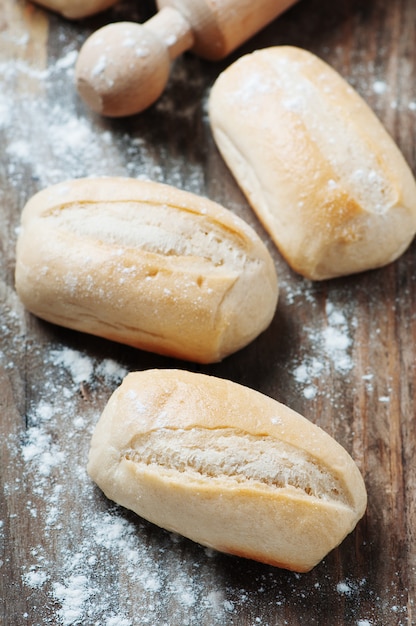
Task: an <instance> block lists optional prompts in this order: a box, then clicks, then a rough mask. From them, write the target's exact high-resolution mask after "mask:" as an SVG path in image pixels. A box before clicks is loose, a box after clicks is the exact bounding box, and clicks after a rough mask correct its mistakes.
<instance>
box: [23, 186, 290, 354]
mask: <svg viewBox="0 0 416 626" xmlns="http://www.w3.org/2000/svg"><path fill="white" fill-rule="evenodd" d="M16 290H17V292H18V294H19V296H20V298H21V300H22V301H23V303H24V304H25V306H26V307H27V308H28V310H29V311H31V312H32V313H34V314H35V315H38V316H39V317H41V318H43V319H45V320H47V321H50V322H53V323H55V324H60V325H62V326H67V327H69V328H74V329H76V330H81V331H83V332H88V333H91V334H95V335H99V336H102V337H106V338H107V339H112V340H115V341H120V342H122V343H126V344H129V345H132V346H135V347H138V348H142V349H144V350H150V351H154V352H158V353H160V354H165V355H169V356H174V357H178V358H182V359H188V360H193V361H197V362H211V361H218V360H220V359H222V358H224V357H225V356H227V355H228V354H230V353H232V352H234V351H236V350H238V349H240V348H242V347H243V346H245V345H247V344H248V343H249V342H250V341H252V340H253V339H254V338H255V337H256V336H257V335H258V334H260V333H261V332H262V331H263V330H264V329H265V328H266V327H267V326H268V325H269V323H270V321H271V319H272V318H273V315H274V312H275V308H276V303H277V295H278V287H277V278H276V272H275V268H274V264H273V261H272V258H271V256H270V254H269V253H268V251H267V249H266V247H265V246H264V245H263V243H262V242H261V240H260V238H259V237H258V236H257V235H256V233H255V232H254V231H253V230H252V229H251V228H250V227H249V226H248V225H247V224H246V223H245V222H243V220H241V219H239V218H237V217H236V216H234V215H233V214H232V213H231V212H230V211H227V210H226V209H225V208H223V207H221V206H220V205H218V204H215V203H214V202H211V201H210V200H207V199H205V198H202V197H200V196H197V195H195V194H191V193H188V192H184V191H180V190H179V189H175V188H173V187H171V186H168V185H162V184H159V183H152V182H145V181H138V180H133V179H123V178H103V179H80V180H74V181H69V182H67V183H61V184H59V185H56V186H54V187H51V188H49V189H46V190H44V191H41V192H40V193H38V194H37V195H35V196H34V197H33V198H32V199H31V200H30V201H29V202H28V204H27V205H26V207H25V209H24V211H23V214H22V226H21V232H20V234H19V239H18V244H17V260H16Z"/></svg>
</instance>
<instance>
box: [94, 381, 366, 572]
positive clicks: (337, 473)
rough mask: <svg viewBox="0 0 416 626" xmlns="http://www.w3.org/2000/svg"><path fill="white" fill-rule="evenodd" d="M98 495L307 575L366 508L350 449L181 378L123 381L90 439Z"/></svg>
mask: <svg viewBox="0 0 416 626" xmlns="http://www.w3.org/2000/svg"><path fill="white" fill-rule="evenodd" d="M88 472H89V475H90V476H91V478H92V479H93V480H94V481H95V482H96V484H97V485H98V486H99V487H100V488H101V489H102V490H103V492H104V493H105V495H106V496H107V497H108V498H110V499H111V500H114V501H115V502H117V503H118V504H121V505H122V506H124V507H126V508H128V509H131V510H133V511H135V512H136V513H137V514H138V515H140V516H141V517H143V518H145V519H147V520H149V521H150V522H153V523H155V524H157V525H158V526H161V527H162V528H165V529H167V530H169V531H174V532H176V533H179V534H181V535H184V536H185V537H188V538H189V539H192V540H193V541H196V542H198V543H200V544H202V545H205V546H209V547H211V548H215V549H216V550H220V551H223V552H226V553H230V554H234V555H238V556H242V557H247V558H250V559H254V560H257V561H261V562H264V563H268V564H271V565H275V566H279V567H282V568H287V569H290V570H295V571H298V572H305V571H308V570H310V569H311V568H312V567H314V566H315V565H316V564H317V563H318V562H319V561H320V560H321V559H322V558H323V557H324V556H325V555H326V554H327V553H328V552H329V551H330V550H332V549H333V548H334V547H335V546H337V545H338V544H339V543H340V542H341V541H342V540H343V539H344V537H345V536H346V535H347V534H348V533H350V532H351V531H352V530H353V528H354V527H355V525H356V524H357V522H358V520H359V519H360V518H361V517H362V515H363V514H364V512H365V508H366V501H367V496H366V489H365V486H364V482H363V479H362V476H361V474H360V472H359V470H358V468H357V466H356V464H355V463H354V461H353V460H352V458H351V457H350V456H349V454H348V453H347V452H346V450H345V449H344V448H343V447H342V446H340V445H339V444H338V443H337V442H336V441H335V440H334V439H333V438H332V437H330V436H329V435H328V434H326V433H325V432H324V431H323V430H321V429H320V428H318V427H317V426H315V425H314V424H312V423H311V422H309V421H308V420H307V419H305V418H304V417H302V416H301V415H299V414H298V413H295V412H294V411H292V410H291V409H289V408H288V407H286V406H284V405H282V404H280V403H278V402H276V401H275V400H273V399H271V398H269V397H267V396H265V395H263V394H261V393H259V392H256V391H253V390H252V389H249V388H247V387H244V386H241V385H239V384H237V383H234V382H231V381H228V380H223V379H220V378H215V377H212V376H207V375H205V374H196V373H191V372H186V371H177V370H147V371H143V372H135V373H132V374H129V375H128V376H127V377H126V378H125V379H124V381H123V383H122V384H121V385H120V387H118V389H117V390H116V391H115V392H114V393H113V395H112V396H111V398H110V400H109V401H108V403H107V406H106V407H105V409H104V411H103V413H102V415H101V418H100V419H99V421H98V423H97V425H96V428H95V431H94V433H93V436H92V441H91V448H90V453H89V460H88Z"/></svg>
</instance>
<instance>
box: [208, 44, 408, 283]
mask: <svg viewBox="0 0 416 626" xmlns="http://www.w3.org/2000/svg"><path fill="white" fill-rule="evenodd" d="M209 116H210V121H211V127H212V131H213V135H214V138H215V141H216V143H217V146H218V148H219V150H220V152H221V154H222V156H223V157H224V160H225V161H226V163H227V164H228V166H229V168H230V170H231V172H232V173H233V174H234V176H235V178H236V180H237V182H238V184H239V185H240V187H241V189H242V190H243V191H244V193H245V194H246V196H247V199H248V201H249V202H250V204H251V206H252V208H253V209H254V211H255V212H256V213H257V215H258V217H259V218H260V220H261V221H262V222H263V224H264V226H265V228H266V229H267V230H268V232H269V233H270V235H271V237H272V239H273V240H274V242H275V244H276V246H277V247H278V248H279V250H280V252H281V254H282V255H283V256H284V257H285V259H286V260H287V262H288V263H289V265H290V266H291V267H292V268H293V269H294V270H295V271H297V272H299V273H300V274H302V275H303V276H305V277H307V278H310V279H313V280H322V279H327V278H332V277H335V276H340V275H345V274H353V273H356V272H361V271H364V270H368V269H372V268H376V267H380V266H383V265H385V264H387V263H390V262H391V261H393V260H395V259H396V258H397V257H398V256H399V255H401V254H402V253H403V252H404V250H405V249H406V248H407V246H408V245H409V243H410V242H411V241H412V239H413V237H414V234H415V232H416V184H415V181H414V178H413V175H412V173H411V171H410V169H409V167H408V165H407V164H406V162H405V160H404V158H403V156H402V154H401V153H400V151H399V149H398V147H397V146H396V145H395V143H394V142H393V140H392V138H391V137H390V136H389V135H388V134H387V132H386V130H385V129H384V128H383V126H382V125H381V123H380V122H379V121H378V119H377V118H376V116H375V115H374V113H373V112H372V111H371V110H370V109H369V107H368V106H367V104H366V103H365V102H364V101H363V100H362V99H361V98H360V96H359V95H358V94H357V93H356V92H355V91H354V90H353V89H352V88H351V87H350V86H349V85H348V84H347V82H345V81H344V80H343V79H342V78H341V76H339V74H338V73H337V72H335V71H334V70H333V69H332V68H330V67H329V66H328V65H327V64H326V63H324V62H323V61H321V60H320V59H318V58H317V57H316V56H314V55H312V54H311V53H309V52H306V51H304V50H301V49H298V48H294V47H289V46H281V47H274V48H268V49H263V50H259V51H256V52H254V53H253V54H249V55H246V56H244V57H241V58H240V59H238V60H237V61H236V62H235V63H233V64H232V65H231V66H230V67H229V68H228V69H226V70H225V71H224V72H223V73H222V74H221V75H220V76H219V77H218V79H217V81H216V82H215V84H214V86H213V88H212V91H211V94H210V100H209Z"/></svg>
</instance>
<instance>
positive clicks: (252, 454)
mask: <svg viewBox="0 0 416 626" xmlns="http://www.w3.org/2000/svg"><path fill="white" fill-rule="evenodd" d="M120 460H121V461H122V460H126V461H131V462H133V463H135V464H136V465H137V466H138V467H139V466H146V467H153V468H155V469H156V468H157V469H158V471H160V472H162V473H164V474H166V475H170V476H172V475H174V474H175V473H179V474H184V473H186V474H187V476H188V477H189V479H190V480H197V481H200V480H209V481H222V482H223V483H224V485H230V484H233V485H240V486H244V485H250V486H252V487H256V486H257V487H259V488H266V489H273V490H275V489H295V490H297V491H298V492H299V491H301V492H302V495H303V496H305V497H311V498H316V499H319V500H325V501H335V502H337V503H342V504H345V505H347V506H348V505H349V503H348V501H347V498H346V495H345V490H344V489H343V488H342V485H341V484H340V481H339V480H338V479H337V478H336V477H335V476H334V475H333V474H331V473H330V472H329V470H328V468H326V467H325V466H323V465H322V464H319V463H318V461H317V460H316V459H315V458H313V457H312V456H311V455H309V454H308V453H307V452H305V451H304V450H300V449H299V448H296V447H295V446H292V445H290V444H288V443H285V442H283V441H279V440H277V439H275V438H273V437H270V436H268V435H252V434H250V433H248V432H244V431H241V430H238V429H235V428H214V429H208V428H200V427H199V428H191V429H187V430H185V429H169V428H162V429H158V430H153V431H151V432H148V433H143V434H141V435H137V436H136V437H135V438H134V439H133V440H132V441H131V442H130V446H129V448H128V449H126V450H124V451H123V453H122V455H121V459H120Z"/></svg>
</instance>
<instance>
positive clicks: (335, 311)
mask: <svg viewBox="0 0 416 626" xmlns="http://www.w3.org/2000/svg"><path fill="white" fill-rule="evenodd" d="M290 297H291V298H293V295H292V296H290ZM354 328H355V321H354V320H348V319H347V317H346V314H345V313H344V311H343V310H341V309H339V308H337V307H336V305H335V304H334V303H332V302H330V301H328V302H327V304H326V309H325V320H324V322H323V324H322V327H321V328H318V327H317V326H314V328H313V329H312V328H310V327H308V326H307V327H306V328H305V329H304V336H305V343H304V344H303V348H304V349H303V351H302V355H303V356H302V357H301V360H300V361H299V358H297V361H296V362H295V363H294V364H293V367H292V371H293V377H294V379H295V381H296V383H297V384H298V385H299V386H300V387H301V388H302V391H303V395H304V397H305V398H306V399H308V400H312V399H314V398H315V397H316V396H317V395H318V394H320V393H329V391H328V390H327V389H326V390H323V389H321V388H320V379H321V377H322V376H324V375H328V374H329V373H331V375H332V377H337V376H346V375H347V374H348V373H349V372H350V371H351V370H352V368H353V365H354V362H353V359H352V356H351V349H352V344H353V341H352V335H353V331H354Z"/></svg>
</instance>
